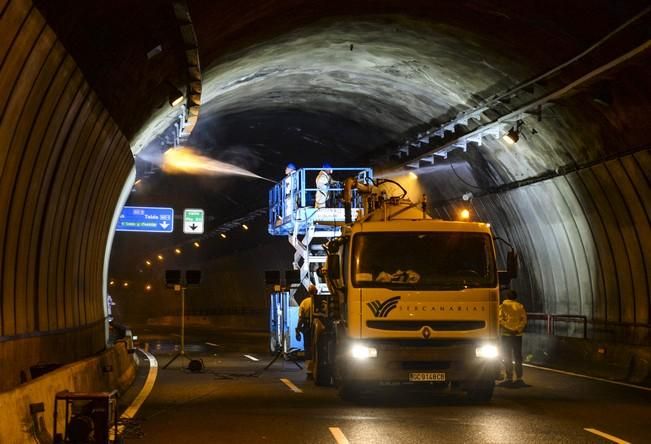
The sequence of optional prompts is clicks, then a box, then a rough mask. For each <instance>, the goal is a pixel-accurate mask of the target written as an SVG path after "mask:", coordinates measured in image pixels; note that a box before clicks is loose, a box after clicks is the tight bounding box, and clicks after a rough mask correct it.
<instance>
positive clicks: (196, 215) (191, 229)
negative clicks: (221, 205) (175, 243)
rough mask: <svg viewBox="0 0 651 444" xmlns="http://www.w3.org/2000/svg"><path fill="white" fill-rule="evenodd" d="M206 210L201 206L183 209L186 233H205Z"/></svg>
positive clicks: (184, 230)
mask: <svg viewBox="0 0 651 444" xmlns="http://www.w3.org/2000/svg"><path fill="white" fill-rule="evenodd" d="M203 222H204V212H203V210H202V209H200V208H186V209H185V210H183V232H184V233H185V234H203V225H204V224H203Z"/></svg>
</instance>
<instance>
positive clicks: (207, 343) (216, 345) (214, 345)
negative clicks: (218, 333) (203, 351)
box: [206, 342, 221, 347]
mask: <svg viewBox="0 0 651 444" xmlns="http://www.w3.org/2000/svg"><path fill="white" fill-rule="evenodd" d="M206 345H212V346H213V347H221V345H219V344H213V343H212V342H206Z"/></svg>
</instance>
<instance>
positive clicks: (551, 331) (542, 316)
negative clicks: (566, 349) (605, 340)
mask: <svg viewBox="0 0 651 444" xmlns="http://www.w3.org/2000/svg"><path fill="white" fill-rule="evenodd" d="M527 318H528V319H530V320H542V321H545V331H546V332H547V335H548V336H556V322H557V321H560V322H580V323H581V324H582V326H583V339H587V337H588V317H587V316H584V315H572V314H551V313H527Z"/></svg>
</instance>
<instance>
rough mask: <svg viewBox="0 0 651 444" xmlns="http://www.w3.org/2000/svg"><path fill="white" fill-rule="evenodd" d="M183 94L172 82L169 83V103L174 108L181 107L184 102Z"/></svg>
mask: <svg viewBox="0 0 651 444" xmlns="http://www.w3.org/2000/svg"><path fill="white" fill-rule="evenodd" d="M184 98H185V97H183V93H182V92H181V91H179V90H178V88H177V87H176V86H174V85H173V84H172V82H169V81H168V82H167V101H168V102H169V104H170V105H171V106H172V107H175V106H177V105H180V104H181V103H182V102H183V99H184Z"/></svg>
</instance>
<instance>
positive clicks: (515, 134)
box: [502, 120, 524, 145]
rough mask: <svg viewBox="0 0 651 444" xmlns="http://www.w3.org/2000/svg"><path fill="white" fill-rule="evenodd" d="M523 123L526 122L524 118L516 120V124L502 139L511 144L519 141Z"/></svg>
mask: <svg viewBox="0 0 651 444" xmlns="http://www.w3.org/2000/svg"><path fill="white" fill-rule="evenodd" d="M523 124H524V122H523V121H522V120H518V121H517V122H515V126H514V127H512V128H511V129H510V130H509V132H508V133H506V134H505V135H504V137H502V140H504V141H505V142H506V143H508V144H509V145H513V144H514V143H517V142H518V140H520V129H521V128H522V125H523Z"/></svg>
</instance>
